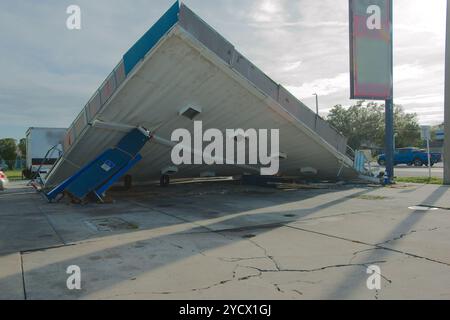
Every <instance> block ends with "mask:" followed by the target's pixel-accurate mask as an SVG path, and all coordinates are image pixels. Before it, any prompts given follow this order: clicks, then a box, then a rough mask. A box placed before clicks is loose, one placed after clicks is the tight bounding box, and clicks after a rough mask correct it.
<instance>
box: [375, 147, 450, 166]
mask: <svg viewBox="0 0 450 320" xmlns="http://www.w3.org/2000/svg"><path fill="white" fill-rule="evenodd" d="M441 160H442V155H441V154H440V153H431V166H434V165H435V164H436V163H438V162H441ZM378 164H379V165H380V166H384V165H386V155H384V154H382V155H380V156H379V157H378ZM399 164H407V165H409V166H412V165H414V166H416V167H421V166H423V165H425V166H428V153H427V151H426V150H421V149H418V148H403V149H397V150H396V151H395V155H394V165H399Z"/></svg>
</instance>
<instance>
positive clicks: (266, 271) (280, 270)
mask: <svg viewBox="0 0 450 320" xmlns="http://www.w3.org/2000/svg"><path fill="white" fill-rule="evenodd" d="M386 262H387V261H385V260H379V261H373V262H366V263H350V264H336V265H329V266H325V267H319V268H314V269H277V270H269V269H260V268H257V267H250V266H247V268H250V269H255V270H258V271H260V272H261V273H276V272H298V273H309V272H318V271H323V270H327V269H337V268H348V267H364V268H367V267H368V266H369V265H372V264H383V263H386Z"/></svg>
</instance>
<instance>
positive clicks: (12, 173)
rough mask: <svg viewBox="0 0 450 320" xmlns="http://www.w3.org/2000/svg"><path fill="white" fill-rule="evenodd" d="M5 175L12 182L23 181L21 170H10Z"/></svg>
mask: <svg viewBox="0 0 450 320" xmlns="http://www.w3.org/2000/svg"><path fill="white" fill-rule="evenodd" d="M5 174H6V176H7V177H8V180H10V181H17V180H22V171H21V170H9V171H5Z"/></svg>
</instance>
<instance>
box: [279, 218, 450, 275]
mask: <svg viewBox="0 0 450 320" xmlns="http://www.w3.org/2000/svg"><path fill="white" fill-rule="evenodd" d="M285 227H287V228H291V229H295V230H299V231H304V232H309V233H313V234H317V235H322V236H325V237H328V238H333V239H339V240H344V241H348V242H352V243H357V244H362V245H365V246H369V247H373V248H374V249H375V248H378V249H383V250H387V251H391V252H396V253H400V254H403V255H406V256H409V257H413V258H417V259H423V260H427V261H430V262H434V263H438V264H442V265H444V266H447V267H450V263H447V262H443V261H440V260H436V259H432V258H427V257H423V256H420V255H417V254H414V253H410V252H406V251H401V250H397V249H393V248H389V247H385V246H383V245H379V244H373V243H368V242H364V241H359V240H352V239H348V238H344V237H340V236H335V235H331V234H327V233H323V232H318V231H312V230H308V229H303V228H299V227H294V226H290V225H286V226H285Z"/></svg>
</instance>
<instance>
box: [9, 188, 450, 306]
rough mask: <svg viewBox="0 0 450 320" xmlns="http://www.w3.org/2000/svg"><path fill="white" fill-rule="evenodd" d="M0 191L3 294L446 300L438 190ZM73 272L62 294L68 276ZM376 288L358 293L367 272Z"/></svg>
mask: <svg viewBox="0 0 450 320" xmlns="http://www.w3.org/2000/svg"><path fill="white" fill-rule="evenodd" d="M12 187H13V189H10V190H8V191H6V192H4V193H0V208H1V209H0V265H1V268H0V298H2V299H24V298H26V299H422V298H423V299H431V298H433V299H450V233H449V230H450V214H449V211H448V210H447V209H439V210H432V211H419V210H416V211H415V210H411V209H409V207H411V206H415V205H419V204H425V205H434V206H438V207H440V208H450V200H449V199H450V197H449V196H450V190H449V188H447V187H440V186H428V185H427V186H425V185H404V186H401V185H400V186H395V187H392V188H379V187H368V186H336V185H327V186H323V185H322V186H321V187H322V189H317V190H303V189H299V188H295V187H292V188H291V189H287V190H276V189H265V188H258V187H248V186H242V185H239V184H238V183H236V182H218V183H212V182H209V183H201V184H180V185H172V186H170V187H169V188H167V189H166V188H165V189H161V188H159V187H147V188H138V189H135V190H133V191H131V192H123V193H122V192H112V193H111V196H112V198H113V199H115V201H114V202H113V203H110V204H103V205H100V204H89V205H85V206H77V205H72V204H67V203H59V204H48V203H46V202H45V201H43V199H42V198H41V196H40V195H38V194H35V193H34V192H33V191H32V190H30V189H29V188H26V187H24V186H23V185H20V184H19V185H17V184H16V185H13V186H12ZM71 265H77V266H79V267H80V269H81V284H82V289H81V290H72V291H71V290H68V289H67V286H66V281H67V278H68V277H69V275H68V274H67V273H66V271H67V268H68V267H69V266H71ZM370 265H376V266H378V267H380V268H381V289H380V290H369V289H368V288H367V284H366V282H367V279H368V277H369V275H368V274H367V267H368V266H370Z"/></svg>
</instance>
